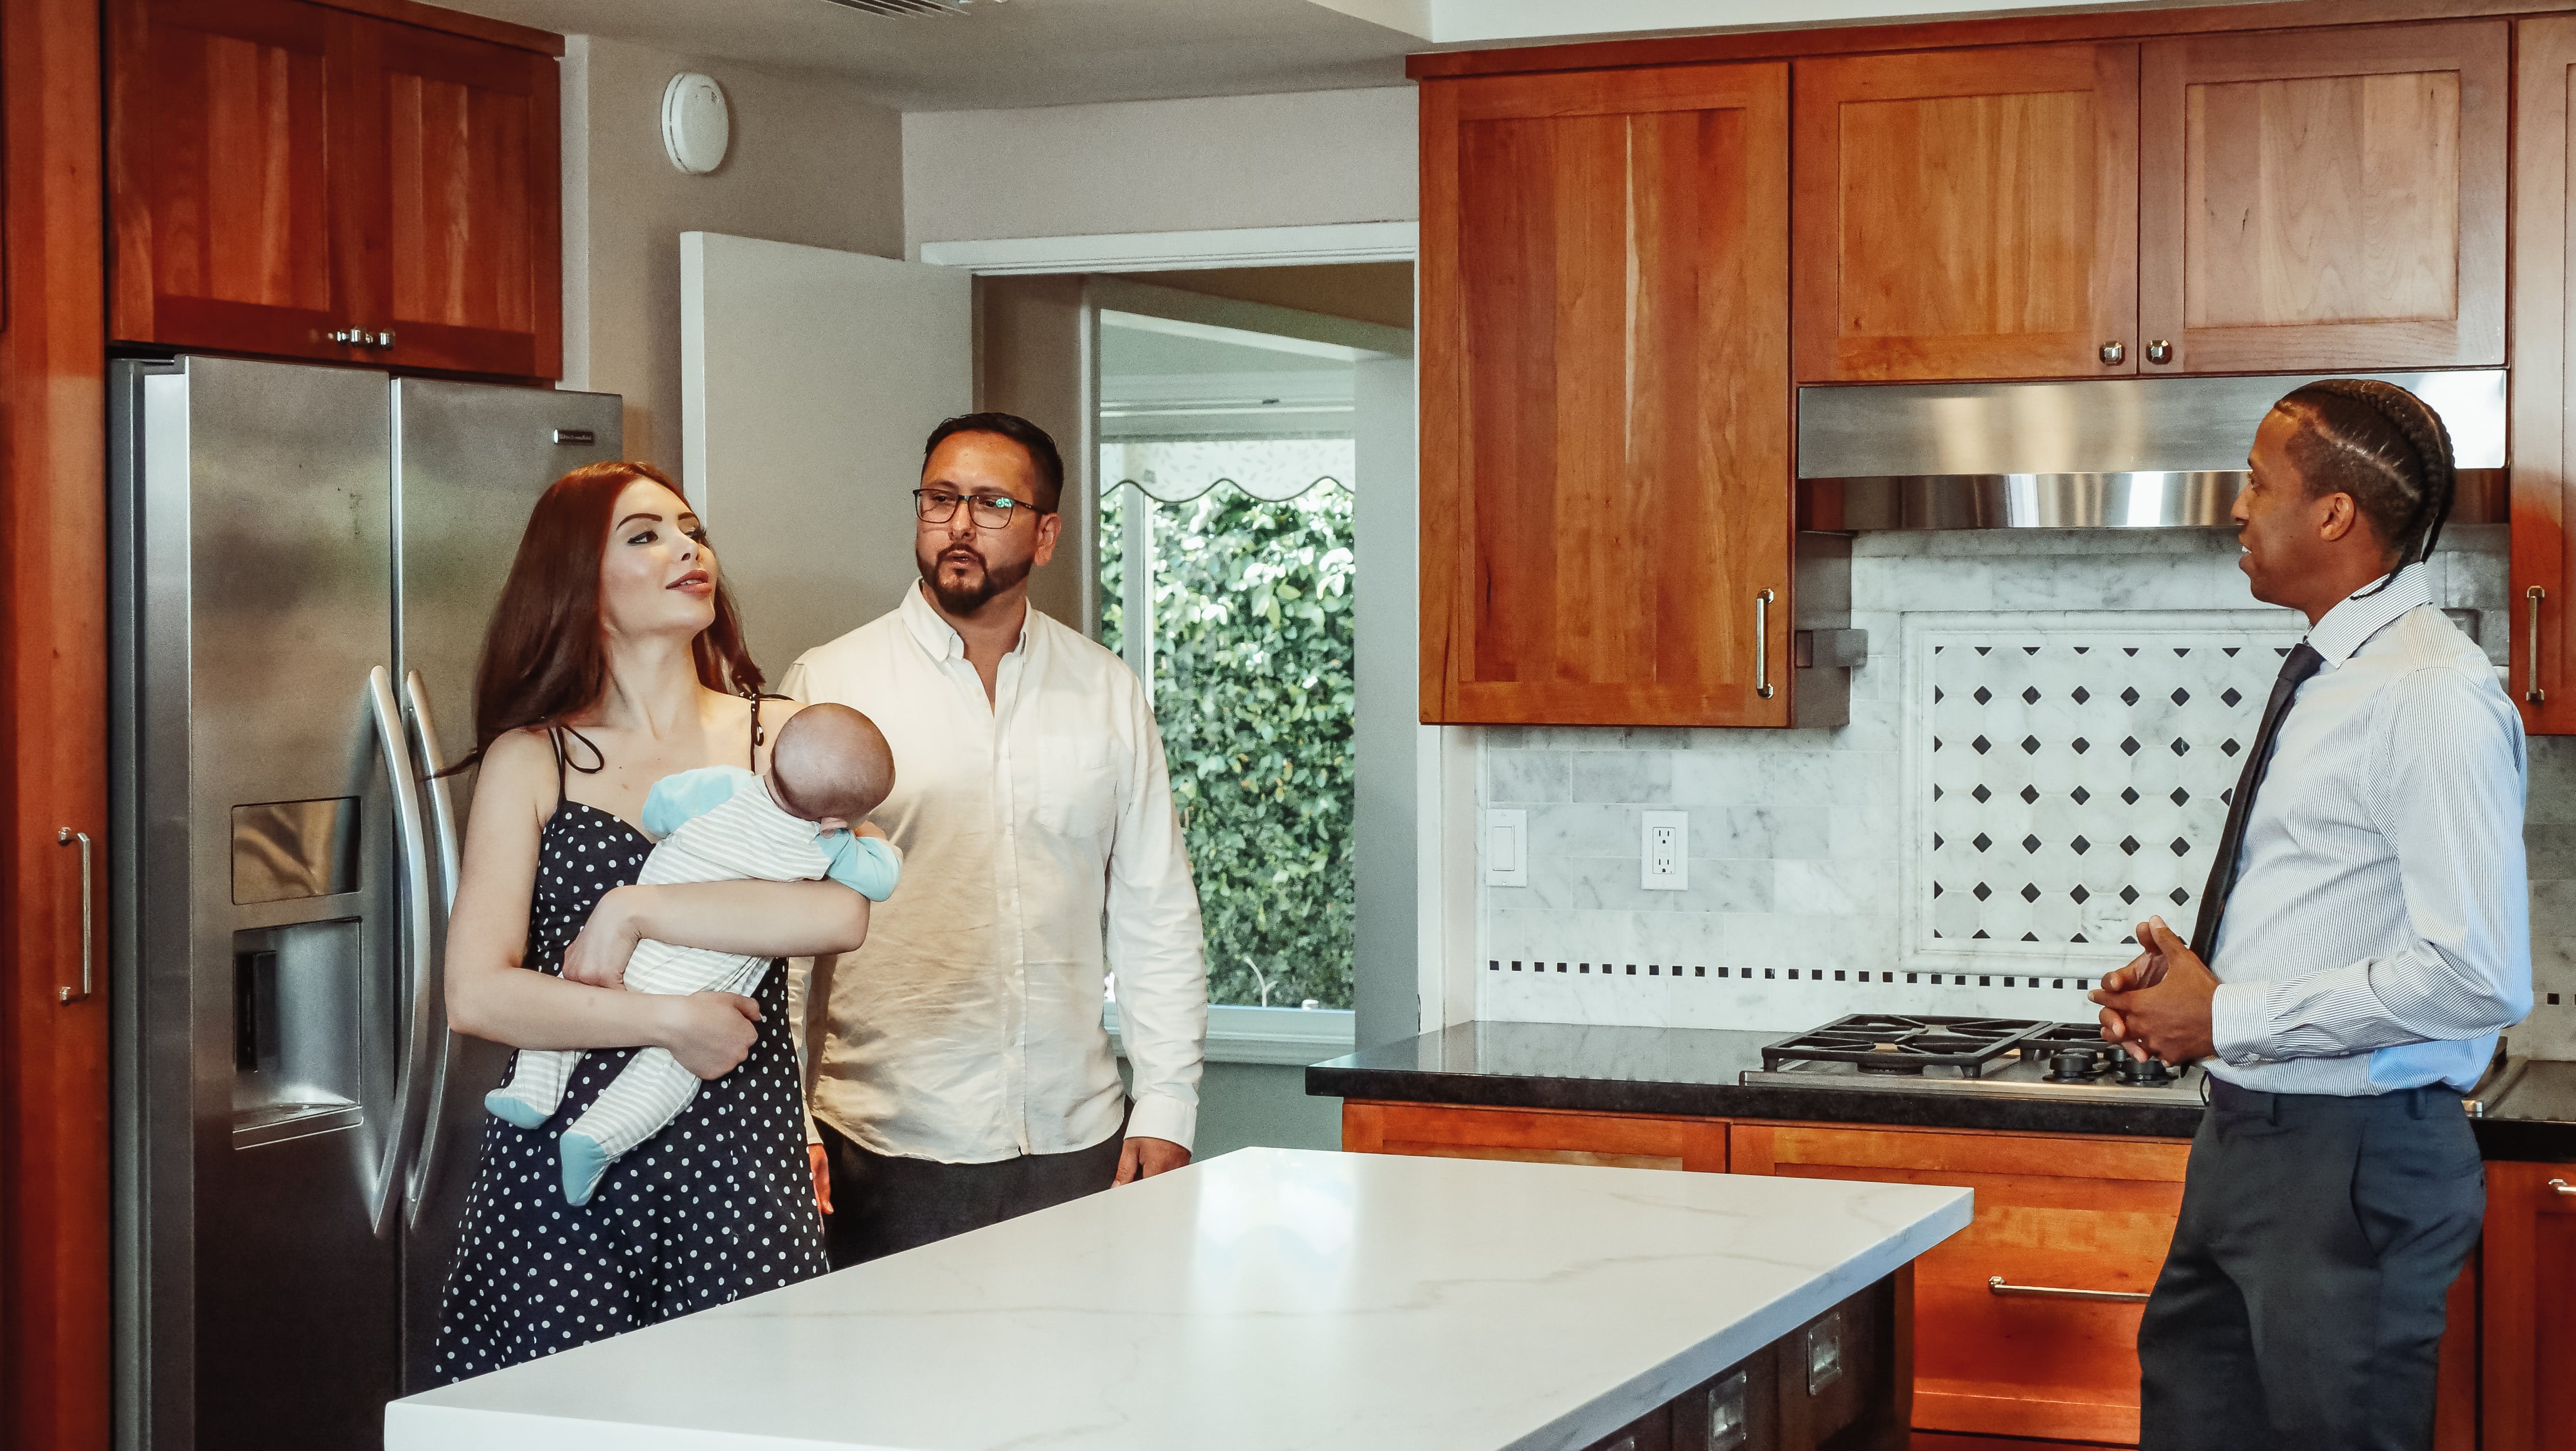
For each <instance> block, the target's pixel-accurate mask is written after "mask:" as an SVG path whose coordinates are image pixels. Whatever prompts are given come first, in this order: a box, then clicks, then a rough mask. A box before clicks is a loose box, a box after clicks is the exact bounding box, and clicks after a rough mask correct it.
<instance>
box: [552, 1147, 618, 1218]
mask: <svg viewBox="0 0 2576 1451" xmlns="http://www.w3.org/2000/svg"><path fill="white" fill-rule="evenodd" d="M560 1142H561V1143H562V1145H563V1184H564V1198H565V1199H566V1200H568V1201H570V1202H572V1203H574V1204H588V1203H589V1202H590V1196H591V1195H592V1193H594V1192H595V1191H596V1190H597V1189H598V1188H599V1181H600V1179H601V1178H602V1177H603V1176H605V1175H606V1174H607V1173H608V1150H607V1149H605V1148H603V1147H602V1146H601V1145H600V1142H599V1140H597V1139H594V1138H592V1137H591V1136H590V1135H588V1134H577V1133H567V1134H565V1135H564V1136H563V1138H562V1140H561V1141H560Z"/></svg>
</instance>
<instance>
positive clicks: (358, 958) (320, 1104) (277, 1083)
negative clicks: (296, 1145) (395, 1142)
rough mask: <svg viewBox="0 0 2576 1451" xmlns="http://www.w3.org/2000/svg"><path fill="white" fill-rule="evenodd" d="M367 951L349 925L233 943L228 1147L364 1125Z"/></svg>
mask: <svg viewBox="0 0 2576 1451" xmlns="http://www.w3.org/2000/svg"><path fill="white" fill-rule="evenodd" d="M365 945H366V930H365V924H364V923H362V922H360V921H359V920H358V919H356V918H354V917H351V918H342V919H340V920H337V921H331V922H297V923H294V924H292V925H290V926H285V927H261V928H256V929H253V930H251V931H248V932H236V933H234V934H233V1147H234V1148H236V1149H247V1148H251V1147H253V1146H255V1145H259V1144H274V1143H282V1142H284V1141H285V1140H288V1139H300V1138H304V1137H306V1136H308V1135H312V1134H321V1133H330V1132H332V1131H333V1130H336V1129H344V1128H355V1127H357V1126H358V1125H359V1124H360V1123H362V1122H364V1121H365V1114H364V1111H363V1110H362V1109H361V1108H360V1106H359V1103H360V1094H361V1087H360V1083H359V1077H358V1075H359V1073H360V1071H361V1067H362V1065H361V1063H360V1061H359V1054H358V1043H359V1037H360V1034H359V1014H360V1013H361V1012H363V1011H364V1010H365V981H364V978H365V966H366V958H365Z"/></svg>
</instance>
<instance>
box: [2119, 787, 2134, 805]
mask: <svg viewBox="0 0 2576 1451" xmlns="http://www.w3.org/2000/svg"><path fill="white" fill-rule="evenodd" d="M2120 799H2121V800H2122V801H2125V802H2127V803H2128V804H2129V805H2131V806H2135V805H2137V804H2138V788H2137V787H2135V786H2123V787H2121V788H2120Z"/></svg>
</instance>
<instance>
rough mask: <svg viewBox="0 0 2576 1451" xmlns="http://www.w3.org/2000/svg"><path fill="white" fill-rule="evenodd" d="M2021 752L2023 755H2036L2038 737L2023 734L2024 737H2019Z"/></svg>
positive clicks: (2037, 752)
mask: <svg viewBox="0 0 2576 1451" xmlns="http://www.w3.org/2000/svg"><path fill="white" fill-rule="evenodd" d="M2021 753H2022V754H2023V755H2025V756H2036V755H2038V754H2039V737H2037V736H2024V737H2022V738H2021Z"/></svg>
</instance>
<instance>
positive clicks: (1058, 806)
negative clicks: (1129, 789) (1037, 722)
mask: <svg viewBox="0 0 2576 1451" xmlns="http://www.w3.org/2000/svg"><path fill="white" fill-rule="evenodd" d="M1037 801H1038V810H1037V821H1038V827H1039V829H1040V830H1043V831H1046V832H1049V833H1052V834H1054V835H1056V836H1063V837H1072V838H1075V839H1077V840H1079V839H1096V838H1099V837H1102V836H1105V835H1107V834H1108V832H1109V827H1110V823H1111V822H1112V821H1114V820H1116V819H1117V815H1118V752H1117V747H1116V743H1115V742H1113V741H1111V740H1109V739H1108V738H1107V737H1105V736H1041V737H1039V738H1038V791H1037Z"/></svg>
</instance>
